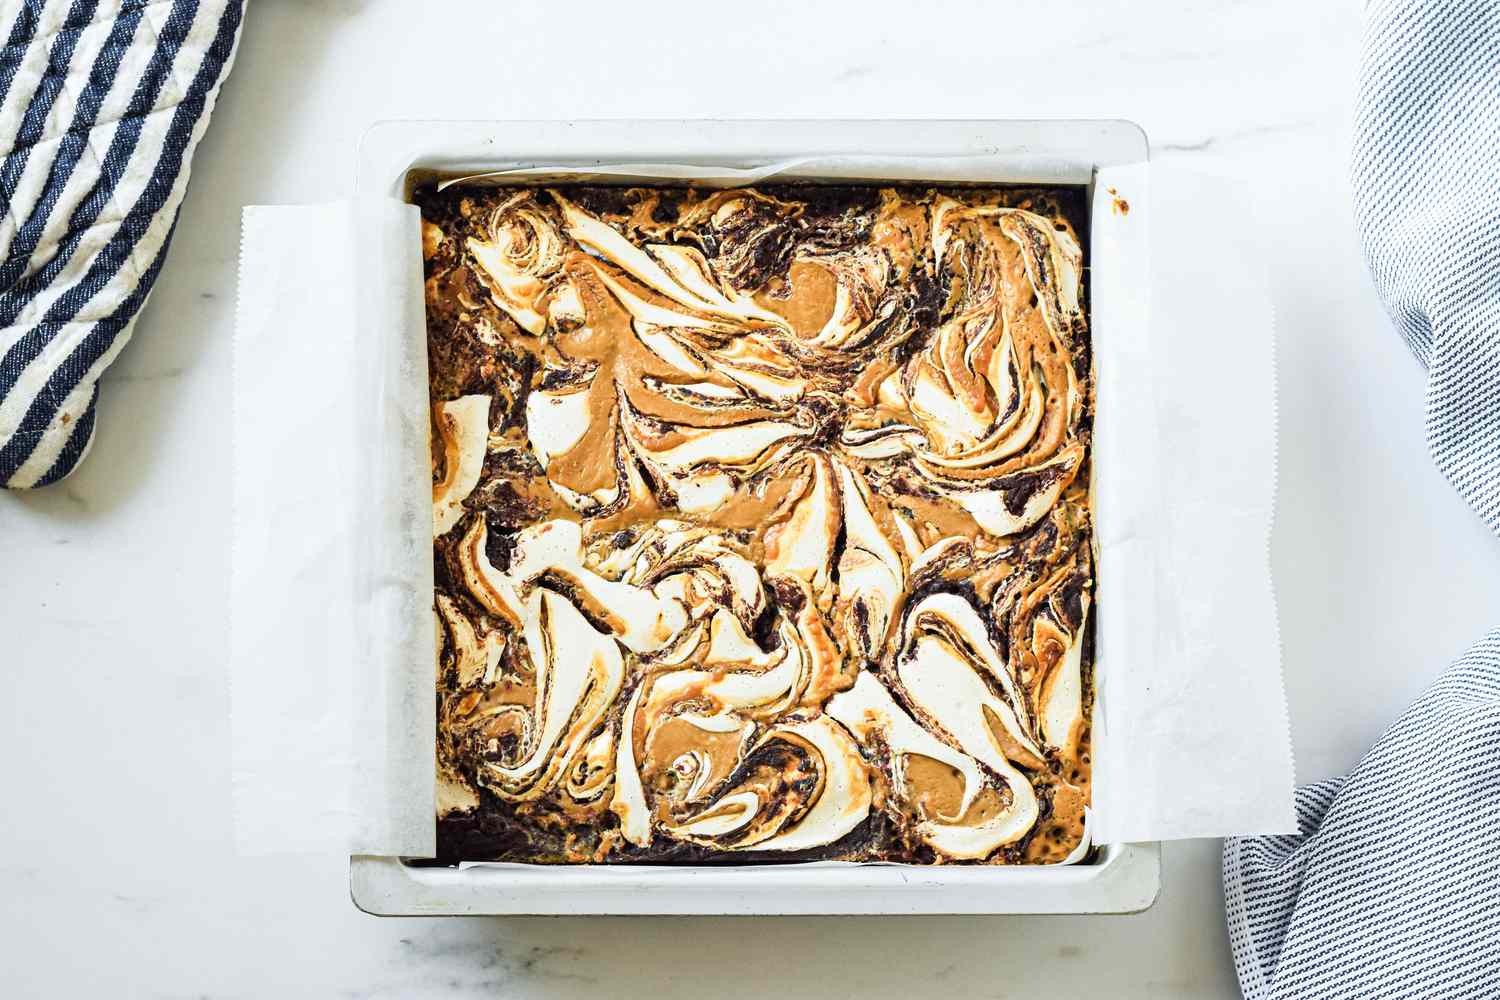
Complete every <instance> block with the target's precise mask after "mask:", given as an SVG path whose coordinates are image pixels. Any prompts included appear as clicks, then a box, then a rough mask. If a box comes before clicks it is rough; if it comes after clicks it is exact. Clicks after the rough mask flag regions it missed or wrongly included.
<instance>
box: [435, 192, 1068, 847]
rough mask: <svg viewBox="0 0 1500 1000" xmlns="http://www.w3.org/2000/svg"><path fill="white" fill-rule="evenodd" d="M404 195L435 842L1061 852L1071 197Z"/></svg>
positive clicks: (1064, 825)
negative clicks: (420, 468)
mask: <svg viewBox="0 0 1500 1000" xmlns="http://www.w3.org/2000/svg"><path fill="white" fill-rule="evenodd" d="M418 200H419V203H420V204H421V205H422V209H423V217H424V223H423V252H424V257H425V260H426V274H427V293H426V294H427V310H428V326H429V354H430V372H431V390H432V399H433V418H432V428H433V448H432V454H433V473H432V474H433V533H434V553H435V565H436V572H437V580H438V592H437V595H436V610H437V621H438V633H439V634H438V639H439V643H438V645H439V649H440V654H439V655H440V663H439V686H438V695H439V740H438V746H439V754H438V757H439V759H438V767H439V779H440V780H439V793H440V794H439V845H440V853H441V859H442V860H444V861H449V862H451V861H457V860H482V859H500V860H512V861H533V862H573V863H577V862H595V863H608V862H629V861H655V862H693V863H703V862H706V861H712V860H716V859H726V860H732V861H740V862H743V861H764V860H791V859H808V858H836V859H844V860H883V861H908V862H915V863H941V862H960V861H964V862H990V863H1040V862H1055V861H1059V860H1062V859H1064V858H1065V857H1068V856H1069V855H1070V854H1076V853H1077V851H1078V849H1079V848H1080V845H1081V842H1082V840H1083V836H1084V831H1083V816H1084V807H1085V806H1086V805H1087V803H1088V798H1089V771H1090V769H1089V753H1090V730H1089V718H1090V708H1091V705H1092V700H1093V695H1092V690H1093V685H1092V670H1091V659H1092V656H1091V652H1092V638H1091V635H1092V632H1091V628H1090V619H1091V607H1092V594H1093V577H1092V563H1091V540H1090V532H1091V522H1090V513H1089V507H1088V490H1087V483H1088V474H1087V473H1088V460H1089V438H1090V429H1091V421H1092V377H1091V369H1090V355H1089V344H1088V337H1087V331H1086V325H1085V319H1084V309H1083V306H1082V303H1081V301H1080V296H1081V293H1082V274H1083V252H1082V249H1081V247H1080V244H1079V240H1078V237H1077V235H1076V231H1075V229H1074V224H1075V221H1078V220H1081V217H1082V216H1081V205H1082V199H1081V197H1079V195H1078V194H1077V193H1076V192H1073V191H1071V190H1067V189H1063V190H1055V191H1040V190H1015V189H977V188H970V189H946V190H945V189H937V190H929V189H920V190H919V189H880V188H874V187H824V186H806V187H778V188H764V189H735V190H727V191H706V190H695V189H686V188H675V189H673V188H628V189H627V188H599V187H594V188H590V187H568V188H561V189H555V188H489V187H465V186H462V185H459V186H456V187H453V188H449V189H447V190H446V191H444V192H442V193H435V192H431V191H429V192H425V193H423V194H421V195H420V196H419V199H418Z"/></svg>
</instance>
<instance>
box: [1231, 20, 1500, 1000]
mask: <svg viewBox="0 0 1500 1000" xmlns="http://www.w3.org/2000/svg"><path fill="white" fill-rule="evenodd" d="M1353 172H1354V190H1355V206H1356V214H1357V219H1358V224H1359V229H1360V235H1361V238H1362V240H1363V243H1364V249H1365V254H1366V257H1367V258H1368V260H1369V264H1370V269H1371V271H1372V272H1373V274H1374V278H1375V285H1376V288H1377V289H1378V290H1379V292H1380V295H1381V297H1382V298H1383V299H1384V301H1385V304H1386V307H1387V308H1388V309H1389V311H1390V314H1391V318H1392V320H1394V322H1395V324H1396V327H1397V329H1399V330H1400V331H1401V333H1402V335H1403V336H1405V337H1406V340H1407V343H1408V344H1410V345H1411V349H1412V351H1413V352H1414V353H1415V354H1416V355H1417V357H1418V358H1419V359H1420V360H1421V361H1422V362H1423V364H1425V365H1426V366H1427V370H1428V395H1427V439H1428V444H1429V445H1430V447H1431V450H1432V455H1433V458H1434V459H1435V460H1436V462H1437V465H1438V468H1440V469H1441V470H1442V471H1443V473H1444V475H1446V476H1447V477H1448V479H1449V480H1450V481H1451V482H1452V483H1453V485H1454V486H1455V487H1456V488H1457V489H1458V491H1459V492H1460V493H1461V494H1463V496H1464V497H1465V498H1466V499H1467V500H1468V501H1469V503H1470V504H1472V505H1473V506H1474V508H1475V510H1476V511H1478V513H1479V515H1480V516H1481V517H1482V518H1484V520H1485V521H1486V522H1487V523H1488V524H1489V525H1490V527H1491V528H1492V529H1494V530H1495V531H1497V532H1500V0H1445V2H1441V3H1437V2H1421V0H1417V2H1413V0H1400V2H1381V0H1377V2H1374V3H1371V4H1370V5H1369V7H1368V8H1367V10H1366V30H1365V39H1364V52H1363V59H1362V70H1361V79H1360V92H1359V113H1358V122H1357V129H1356V140H1355V151H1354V164H1353ZM1435 748H1439V749H1435ZM1297 808H1298V820H1299V825H1300V828H1301V829H1300V832H1299V833H1298V834H1297V835H1296V836H1288V837H1247V838H1236V839H1232V840H1229V841H1228V842H1226V844H1225V847H1224V898H1225V909H1226V911H1227V914H1228V919H1229V937H1230V942H1231V944H1232V946H1233V950H1234V958H1235V965H1236V966H1237V968H1238V971H1239V976H1240V985H1241V986H1242V987H1243V989H1244V992H1245V995H1246V996H1247V997H1249V998H1251V1000H1258V998H1262V997H1265V998H1270V997H1276V998H1291V997H1320V998H1321V997H1500V849H1497V845H1496V841H1497V839H1500V630H1496V631H1493V632H1491V633H1490V634H1489V635H1487V636H1485V637H1484V638H1483V639H1481V640H1480V641H1479V642H1478V643H1476V644H1475V645H1474V646H1473V647H1472V648H1471V649H1470V650H1469V651H1468V652H1467V653H1465V654H1464V656H1463V657H1462V658H1461V659H1460V660H1459V661H1458V662H1457V663H1455V664H1453V665H1452V666H1451V667H1449V668H1448V670H1447V671H1446V672H1445V673H1444V674H1443V675H1442V677H1441V678H1440V679H1439V680H1438V681H1437V683H1436V684H1434V685H1433V686H1432V688H1431V689H1429V690H1428V691H1427V693H1426V694H1424V695H1423V696H1422V698H1421V699H1420V700H1419V701H1418V702H1417V703H1416V704H1415V705H1413V706H1412V707H1411V708H1410V709H1409V710H1408V711H1407V712H1406V713H1405V714H1404V715H1402V716H1401V718H1400V719H1398V720H1397V721H1396V723H1395V724H1394V725H1393V726H1392V727H1391V728H1390V729H1389V730H1388V731H1387V732H1386V733H1385V735H1384V736H1382V737H1381V738H1380V740H1379V742H1377V743H1376V744H1375V746H1374V748H1373V749H1371V750H1370V752H1369V753H1367V754H1366V755H1365V757H1364V759H1362V760H1361V761H1360V762H1359V764H1358V765H1357V766H1356V767H1355V768H1354V770H1353V771H1351V772H1350V773H1349V774H1348V775H1347V776H1346V777H1343V778H1337V779H1334V780H1332V781H1327V782H1323V783H1322V784H1318V785H1313V786H1311V787H1309V788H1303V789H1301V790H1299V792H1298V796H1297Z"/></svg>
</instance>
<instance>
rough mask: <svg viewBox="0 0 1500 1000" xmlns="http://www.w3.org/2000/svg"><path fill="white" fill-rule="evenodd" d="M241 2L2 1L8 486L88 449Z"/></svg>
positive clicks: (223, 68)
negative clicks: (107, 377)
mask: <svg viewBox="0 0 1500 1000" xmlns="http://www.w3.org/2000/svg"><path fill="white" fill-rule="evenodd" d="M243 6H244V2H243V0H22V3H21V7H20V10H19V12H18V13H15V14H14V16H13V20H11V17H12V16H11V15H9V14H5V15H0V16H4V17H5V18H6V19H7V20H11V23H9V24H5V23H3V22H0V32H7V31H8V34H4V35H3V36H0V37H4V38H5V43H4V48H3V49H0V486H7V487H11V488H21V489H24V488H26V487H32V486H43V485H46V484H48V483H52V482H56V481H57V480H59V479H61V478H62V477H64V476H66V475H67V474H68V473H70V472H72V471H73V469H74V467H75V466H77V464H78V462H79V461H80V460H81V459H82V458H83V456H84V454H85V453H86V452H87V451H88V447H89V444H90V443H91V442H92V441H93V437H94V420H95V417H94V414H95V406H96V404H97V402H98V398H99V376H100V375H101V374H102V373H103V372H104V369H105V368H106V367H108V365H109V364H110V362H112V361H113V360H114V359H115V357H116V355H118V354H119V352H120V349H121V348H123V347H124V346H125V342H126V341H127V340H129V339H130V331H131V324H132V323H133V321H134V320H135V317H136V315H137V313H139V311H140V309H141V306H142V305H144V304H145V301H146V296H147V295H149V294H150V292H151V286H152V284H153V283H154V282H155V280H156V276H157V274H158V272H159V271H160V270H161V266H162V261H163V259H164V258H165V257H166V252H167V246H168V245H169V244H170V243H171V239H172V229H173V226H174V224H175V223H176V220H177V209H178V206H179V205H181V203H182V196H183V193H184V191H185V190H186V187H187V179H188V167H189V164H190V163H191V160H192V155H193V149H194V148H195V147H196V146H197V143H198V140H199V138H200V137H201V136H202V134H203V130H204V128H205V126H206V125H207V124H208V117H209V113H210V112H211V111H212V109H213V105H214V99H215V97H216V96H217V94H218V90H219V84H220V82H221V81H222V80H223V78H224V75H225V74H226V73H228V71H229V66H230V63H231V62H232V61H233V58H234V49H235V41H236V39H237V38H238V36H239V28H240V18H241V14H242V11H243ZM3 9H5V10H11V11H13V10H14V9H15V5H14V4H6V5H4V7H3Z"/></svg>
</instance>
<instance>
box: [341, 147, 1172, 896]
mask: <svg viewBox="0 0 1500 1000" xmlns="http://www.w3.org/2000/svg"><path fill="white" fill-rule="evenodd" d="M1147 155H1148V147H1147V142H1146V137H1145V135H1144V134H1143V133H1142V131H1141V130H1140V129H1139V128H1138V127H1137V126H1135V125H1133V124H1131V123H1129V122H1123V121H755V122H747V121H608V122H392V123H382V124H379V125H376V126H375V127H373V128H372V129H371V130H370V131H369V132H368V133H367V134H366V136H365V139H364V142H363V144H362V146H361V150H360V156H359V168H358V191H359V195H360V197H361V198H365V199H368V198H394V199H398V200H402V201H406V200H409V197H410V193H411V189H412V186H413V184H414V183H415V181H416V180H418V179H421V178H424V177H431V176H433V175H434V174H437V175H447V176H461V175H465V174H473V173H479V172H484V171H490V170H496V169H516V168H522V169H524V168H528V167H535V168H562V169H563V171H564V172H569V171H577V172H580V173H586V172H587V171H588V170H589V168H590V167H591V166H599V165H620V164H653V165H661V164H674V165H686V166H687V168H688V169H687V170H686V172H683V173H681V174H680V176H681V177H682V178H683V180H684V181H686V180H691V179H694V178H724V177H726V176H736V174H735V172H736V171H747V170H754V169H755V168H758V167H764V166H766V165H768V164H779V167H778V169H777V176H778V179H799V180H801V179H809V180H816V179H828V180H834V179H838V180H846V181H874V182H879V181H881V180H890V181H916V182H921V181H933V182H944V181H946V182H960V181H962V182H973V181H983V182H994V183H1036V184H1070V185H1073V184H1076V185H1082V186H1087V187H1089V188H1090V194H1091V198H1090V199H1089V200H1090V203H1091V204H1093V203H1094V198H1093V197H1092V195H1093V193H1094V192H1093V191H1092V188H1093V187H1094V185H1095V181H1096V177H1097V173H1098V171H1099V170H1101V169H1104V168H1108V167H1113V166H1121V165H1127V164H1135V163H1144V162H1145V160H1146V159H1147ZM642 172H643V173H657V172H659V167H651V168H647V167H644V166H643V167H642ZM1114 207H1115V209H1116V210H1117V211H1118V210H1119V207H1120V206H1119V205H1118V204H1116V205H1115V206H1114ZM1097 215H1098V209H1097V208H1096V209H1095V216H1096V219H1097ZM1095 221H1096V220H1095ZM1093 228H1094V222H1093V221H1091V224H1090V229H1091V236H1092V235H1093V234H1092V230H1093ZM1090 244H1091V248H1090V253H1091V258H1090V260H1089V264H1090V269H1091V276H1090V279H1089V280H1090V281H1091V282H1096V281H1097V276H1099V275H1101V274H1104V273H1107V272H1109V271H1110V270H1111V269H1112V268H1114V267H1116V266H1117V265H1123V264H1124V263H1125V261H1123V260H1118V261H1117V260H1113V259H1110V258H1111V255H1118V256H1121V257H1124V256H1126V255H1125V254H1123V253H1122V252H1121V248H1120V242H1119V240H1118V239H1112V240H1109V241H1100V240H1095V239H1091V240H1090ZM412 252H413V253H414V252H415V247H413V249H412ZM1090 303H1091V310H1093V315H1091V316H1090V320H1091V322H1090V328H1091V330H1094V331H1095V334H1096V337H1097V335H1098V331H1101V330H1102V331H1105V332H1106V333H1108V332H1109V331H1110V330H1111V329H1112V328H1113V329H1125V328H1127V327H1128V325H1129V324H1128V323H1127V322H1126V319H1129V320H1130V322H1132V323H1138V322H1141V319H1140V317H1139V316H1132V317H1115V316H1110V315H1103V314H1102V311H1101V303H1100V296H1097V295H1091V296H1090ZM1105 308H1109V307H1105ZM1120 308H1122V309H1123V308H1125V307H1123V306H1121V307H1120ZM407 315H410V316H414V314H413V313H411V312H410V311H408V313H407ZM411 322H415V320H414V319H413V320H411ZM408 335H409V336H410V338H411V339H412V342H414V343H420V342H422V341H423V340H424V338H425V329H414V330H410V331H405V332H404V334H403V336H408ZM416 353H417V354H420V353H421V352H416ZM405 356H406V357H407V359H408V360H410V359H411V358H412V357H413V356H414V355H413V353H412V352H410V351H408V352H407V353H406V355H405ZM411 417H412V418H413V419H421V417H419V416H418V415H416V414H413V415H411ZM414 474H416V475H420V474H421V473H420V470H414ZM1095 485H1096V486H1097V480H1096V484H1095ZM423 486H424V488H425V481H423ZM1100 590H1101V592H1100V602H1101V606H1102V605H1103V604H1107V603H1108V602H1109V601H1110V599H1111V594H1110V593H1109V591H1108V590H1107V589H1105V588H1104V587H1102V586H1101V588H1100ZM427 635H429V636H430V635H431V629H430V627H429V628H428V629H427ZM1129 666H1130V665H1129V664H1121V663H1119V662H1117V661H1114V660H1112V659H1111V651H1110V650H1109V649H1108V648H1106V647H1105V646H1104V644H1103V643H1101V648H1100V655H1099V657H1098V658H1097V661H1096V664H1095V670H1096V677H1098V678H1099V681H1100V683H1099V684H1098V685H1097V690H1098V692H1099V696H1098V702H1096V706H1095V717H1096V740H1095V759H1096V761H1097V760H1099V759H1101V757H1102V756H1103V755H1106V754H1108V753H1109V742H1108V740H1109V737H1108V733H1107V731H1106V729H1105V727H1103V726H1101V725H1099V724H1098V721H1099V703H1103V702H1104V700H1105V699H1107V698H1108V683H1107V677H1108V674H1107V671H1109V670H1118V669H1129ZM429 690H430V689H429ZM418 701H420V699H418ZM427 702H428V703H429V704H430V702H431V696H430V695H429V696H428V698H427ZM430 718H431V717H430V712H426V713H421V714H419V715H418V716H417V717H416V718H414V719H411V720H406V721H407V722H409V724H410V725H411V726H413V727H416V728H419V727H421V726H422V725H430V724H431V721H430ZM1096 801H1097V800H1096ZM1159 877H1160V852H1159V847H1158V845H1157V844H1154V843H1150V844H1118V843H1116V844H1109V845H1106V846H1103V847H1101V848H1099V849H1098V850H1096V851H1095V852H1094V853H1093V856H1092V858H1091V859H1090V860H1089V861H1088V862H1086V863H1080V864H1075V865H1068V866H1015V867H1001V866H997V867H985V866H969V865H940V866H915V865H884V864H865V865H860V864H834V863H819V864H788V865H754V866H750V865H745V866H705V867H679V866H670V867H668V866H593V865H580V866H551V865H515V864H503V865H502V864H471V865H464V866H461V867H458V868H432V867H417V866H412V865H410V864H407V863H406V862H404V861H403V860H401V859H399V858H394V857H375V856H367V855H355V856H353V857H352V858H351V866H350V889H351V895H352V896H353V899H354V902H355V904H356V905H358V906H359V907H360V908H361V909H363V910H365V911H367V912H369V913H374V914H384V915H394V914H424V915H443V914H588V913H596V914H611V913H618V914H646V913H662V914H771V913H803V914H813V913H830V914H833V913H847V914H879V913H892V914H897V913H900V914H911V913H1124V912H1133V911H1138V910H1141V909H1144V908H1146V907H1148V906H1150V905H1151V903H1152V902H1153V901H1154V900H1155V898H1156V895H1157V891H1158V888H1159Z"/></svg>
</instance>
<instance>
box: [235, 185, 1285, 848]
mask: <svg viewBox="0 0 1500 1000" xmlns="http://www.w3.org/2000/svg"><path fill="white" fill-rule="evenodd" d="M709 173H712V174H713V178H712V179H713V181H714V182H715V183H718V184H721V185H727V184H736V183H749V182H755V181H761V180H768V179H771V178H773V177H777V178H781V179H791V178H800V177H839V178H843V179H861V178H880V177H890V178H899V179H903V180H921V179H932V180H936V181H962V180H971V181H995V180H1005V179H1009V180H1016V181H1029V180H1033V179H1035V178H1038V177H1043V178H1046V179H1047V180H1048V181H1050V182H1052V183H1057V182H1059V181H1060V180H1064V179H1073V180H1075V182H1078V181H1083V180H1086V179H1088V178H1089V177H1090V176H1091V175H1092V168H1091V167H1090V166H1089V165H1088V164H1083V163H1059V162H1052V161H1046V162H1045V163H1040V162H1039V163H1032V162H1030V161H1024V160H1022V161H1018V160H1017V159H1016V158H1015V157H1008V158H1006V157H985V156H978V157H975V156H964V157H946V158H936V159H914V158H884V159H880V158H874V157H840V158H837V159H828V158H823V159H818V160H811V159H808V160H793V161H783V162H779V163H775V164H767V165H765V166H764V167H759V168H754V167H752V168H746V169H744V170H734V171H725V170H723V169H722V168H719V169H718V170H717V171H705V169H704V168H703V167H701V166H697V167H695V166H691V165H682V164H678V165H673V164H645V163H629V164H597V163H596V164H587V165H577V164H574V165H562V166H549V165H545V164H529V165H513V166H512V169H510V170H507V171H505V172H504V173H503V174H492V175H487V176H486V177H485V178H484V179H483V180H484V181H485V182H489V183H500V182H504V181H506V180H519V179H522V178H525V179H527V180H530V181H532V182H535V181H536V180H537V179H541V178H546V179H558V180H566V179H575V180H576V179H581V178H587V177H594V178H605V177H607V178H610V179H613V180H616V181H619V180H624V179H627V178H629V179H647V178H650V179H657V180H666V181H672V180H677V181H681V180H682V179H684V178H685V177H695V178H700V179H701V178H703V177H704V176H705V175H706V174H709ZM1095 181H1096V183H1095V192H1094V206H1093V223H1092V230H1091V261H1090V263H1091V269H1090V273H1089V277H1088V280H1089V282H1090V290H1091V295H1092V309H1093V317H1092V319H1093V325H1092V330H1093V337H1094V351H1095V365H1096V371H1097V376H1098V417H1097V422H1096V442H1095V451H1094V463H1095V480H1094V488H1095V494H1096V517H1097V521H1098V530H1097V538H1096V544H1097V547H1098V566H1097V579H1098V604H1097V606H1098V609H1099V610H1098V613H1099V618H1098V626H1097V628H1098V635H1097V647H1098V662H1097V665H1096V675H1097V682H1098V685H1099V700H1098V705H1097V709H1096V716H1095V731H1096V735H1095V760H1094V768H1095V772H1094V773H1095V787H1094V809H1093V811H1092V815H1091V828H1092V834H1093V838H1094V840H1095V842H1097V843H1113V842H1122V841H1145V840H1163V839H1173V838H1180V837H1197V836H1223V835H1228V834H1246V833H1278V832H1287V831H1290V830H1294V829H1295V827H1296V824H1295V816H1294V813H1293V809H1292V798H1291V792H1292V758H1291V748H1290V743H1289V740H1288V730H1287V720H1286V706H1285V696H1284V694H1283V689H1282V679H1281V666H1280V648H1279V642H1278V639H1277V625H1276V610H1275V600H1274V594H1273V591H1272V587H1271V579H1270V573H1269V564H1268V559H1267V552H1268V543H1269V530H1270V524H1271V515H1272V509H1273V496H1274V485H1275V401H1274V393H1275V380H1274V359H1273V349H1274V339H1273V326H1272V316H1271V311H1270V307H1269V302H1268V299H1267V297H1266V295H1265V291H1264V288H1263V285H1262V282H1261V280H1260V278H1259V277H1258V275H1259V269H1258V265H1257V261H1256V260H1255V257H1254V253H1253V249H1252V244H1251V243H1250V242H1249V241H1247V240H1245V239H1243V238H1242V237H1241V234H1242V233H1243V231H1244V230H1245V228H1246V226H1247V224H1248V223H1247V220H1245V219H1243V218H1240V217H1238V215H1237V209H1236V206H1237V205H1241V204H1244V200H1243V199H1240V198H1237V197H1236V195H1235V192H1234V191H1233V188H1232V185H1230V184H1228V183H1227V182H1222V181H1216V180H1208V179H1204V178H1199V177H1194V176H1192V175H1187V174H1183V173H1181V172H1177V171H1171V172H1169V171H1164V170H1162V169H1161V168H1159V167H1156V168H1151V167H1147V166H1146V165H1144V164H1141V165H1135V166H1129V167H1115V168H1111V169H1109V170H1106V171H1101V172H1100V173H1099V174H1098V176H1097V177H1096V178H1095ZM1110 189H1114V190H1113V192H1112V191H1111V190H1110ZM1127 204H1128V211H1127V210H1122V206H1124V205H1127ZM418 248H419V234H418V228H417V220H416V211H415V209H414V208H412V207H411V206H408V205H403V204H401V203H398V202H395V201H391V200H388V199H375V198H371V199H367V200H362V201H361V202H359V203H358V206H357V207H354V206H351V205H350V204H348V203H340V204H335V205H318V206H305V207H291V208H274V209H269V208H250V209H247V210H246V216H245V232H244V246H243V250H242V261H241V269H242V277H241V309H240V324H239V330H238V332H237V336H236V340H235V420H234V426H235V447H236V454H235V493H236V517H235V542H234V551H235V560H234V571H233V572H234V580H233V595H234V600H235V608H234V612H233V616H232V618H233V623H234V629H233V640H232V657H231V660H232V668H233V671H234V684H233V692H234V703H233V713H234V755H235V757H234V763H235V774H234V785H235V804H236V837H237V842H238V843H239V845H240V847H241V850H242V851H246V852H250V853H267V852H269V853H277V852H285V851H289V850H310V849H326V848H340V849H342V848H346V847H347V848H348V849H349V850H350V851H352V852H354V853H365V854H384V855H403V856H418V857H420V856H428V855H430V853H431V850H432V838H433V828H434V823H433V790H434V775H433V729H434V721H433V707H432V704H433V696H432V695H433V658H434V648H435V640H434V634H433V629H434V627H435V623H434V621H433V613H432V608H431V591H432V576H431V550H430V545H431V537H430V534H431V515H430V510H429V509H428V505H429V504H430V489H429V483H430V479H429V475H430V467H429V462H428V456H427V448H428V430H427V412H428V411H427V388H426V363H425V348H424V346H423V338H424V337H425V328H424V324H423V320H422V301H421V261H420V255H419V252H418ZM351 317H352V318H353V322H352V323H351Z"/></svg>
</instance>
